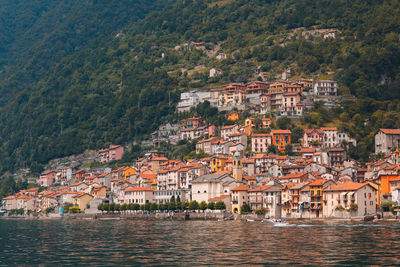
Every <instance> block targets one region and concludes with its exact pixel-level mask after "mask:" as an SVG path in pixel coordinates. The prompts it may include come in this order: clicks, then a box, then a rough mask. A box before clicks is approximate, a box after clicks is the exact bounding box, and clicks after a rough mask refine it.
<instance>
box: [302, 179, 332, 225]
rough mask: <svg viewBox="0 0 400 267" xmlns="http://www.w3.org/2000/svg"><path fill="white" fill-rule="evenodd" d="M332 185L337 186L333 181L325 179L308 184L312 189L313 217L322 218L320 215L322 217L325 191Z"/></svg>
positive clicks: (311, 206) (311, 209)
mask: <svg viewBox="0 0 400 267" xmlns="http://www.w3.org/2000/svg"><path fill="white" fill-rule="evenodd" d="M331 184H335V182H334V181H332V180H324V179H318V180H315V181H314V182H312V183H310V184H308V186H309V188H310V212H311V215H312V216H314V217H316V218H318V217H320V215H321V216H322V209H323V199H322V196H323V191H324V189H325V188H327V187H328V186H330V185H331Z"/></svg>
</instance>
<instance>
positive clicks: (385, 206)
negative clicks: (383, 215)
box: [381, 200, 394, 211]
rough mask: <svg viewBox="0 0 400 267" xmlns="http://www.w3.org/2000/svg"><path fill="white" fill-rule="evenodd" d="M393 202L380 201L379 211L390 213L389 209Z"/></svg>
mask: <svg viewBox="0 0 400 267" xmlns="http://www.w3.org/2000/svg"><path fill="white" fill-rule="evenodd" d="M393 203H394V202H393V201H390V200H382V201H381V209H382V210H383V211H390V207H391V206H393Z"/></svg>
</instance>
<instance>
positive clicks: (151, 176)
mask: <svg viewBox="0 0 400 267" xmlns="http://www.w3.org/2000/svg"><path fill="white" fill-rule="evenodd" d="M140 176H141V177H142V178H143V179H156V178H157V175H156V174H153V173H142V174H141V175H140Z"/></svg>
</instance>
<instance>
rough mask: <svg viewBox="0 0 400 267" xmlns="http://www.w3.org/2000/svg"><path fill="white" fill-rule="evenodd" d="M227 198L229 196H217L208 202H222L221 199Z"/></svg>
mask: <svg viewBox="0 0 400 267" xmlns="http://www.w3.org/2000/svg"><path fill="white" fill-rule="evenodd" d="M227 197H229V195H222V196H219V197H213V198H210V201H218V200H222V199H224V198H227Z"/></svg>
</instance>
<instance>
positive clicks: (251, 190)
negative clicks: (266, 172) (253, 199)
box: [249, 185, 272, 192]
mask: <svg viewBox="0 0 400 267" xmlns="http://www.w3.org/2000/svg"><path fill="white" fill-rule="evenodd" d="M271 186H272V185H264V186H261V187H257V188H254V189H250V190H249V192H260V191H264V190H266V189H268V188H270V187H271Z"/></svg>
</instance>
